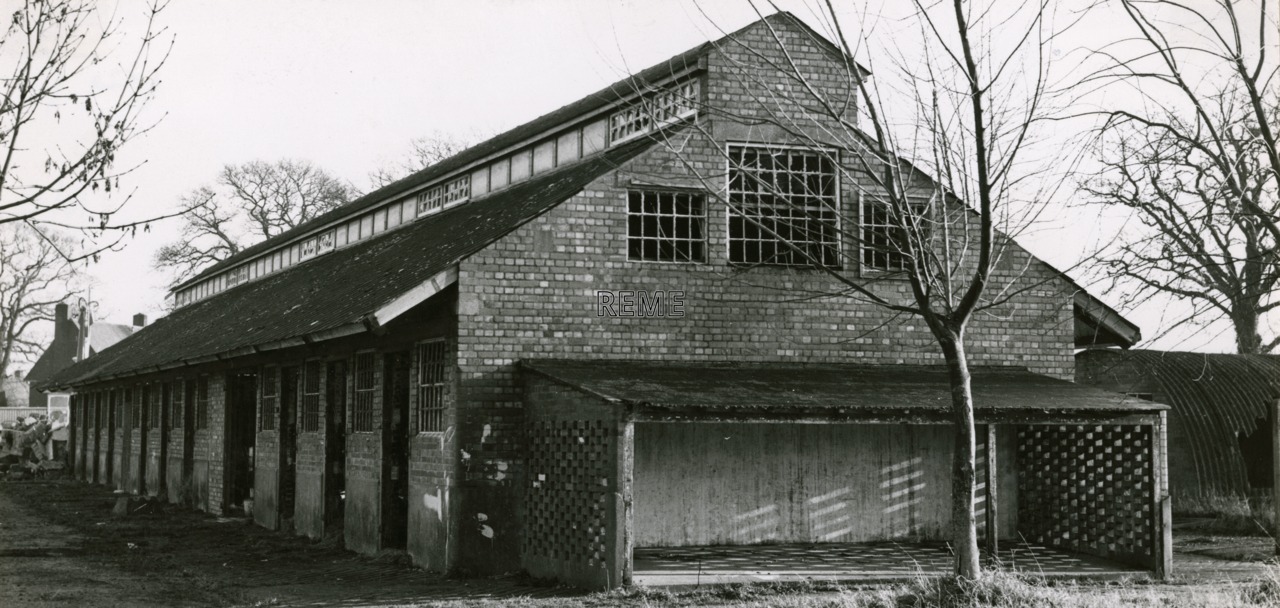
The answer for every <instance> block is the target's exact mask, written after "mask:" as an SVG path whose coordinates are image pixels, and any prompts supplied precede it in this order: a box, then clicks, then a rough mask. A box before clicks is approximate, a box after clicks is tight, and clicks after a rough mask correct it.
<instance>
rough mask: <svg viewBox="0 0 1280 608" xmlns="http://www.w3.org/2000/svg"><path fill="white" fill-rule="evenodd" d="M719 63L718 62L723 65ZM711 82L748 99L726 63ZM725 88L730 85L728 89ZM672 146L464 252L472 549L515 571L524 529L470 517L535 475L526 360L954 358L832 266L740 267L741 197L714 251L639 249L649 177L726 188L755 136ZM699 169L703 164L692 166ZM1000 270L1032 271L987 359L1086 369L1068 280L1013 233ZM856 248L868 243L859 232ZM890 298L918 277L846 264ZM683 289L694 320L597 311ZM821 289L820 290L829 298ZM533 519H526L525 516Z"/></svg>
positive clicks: (463, 351)
mask: <svg viewBox="0 0 1280 608" xmlns="http://www.w3.org/2000/svg"><path fill="white" fill-rule="evenodd" d="M711 64H712V68H713V69H714V67H715V65H716V62H715V61H714V60H713V61H712V62H711ZM708 81H709V83H710V84H708V86H707V87H706V88H707V90H708V92H707V94H708V95H709V96H710V97H711V98H712V99H713V103H719V102H721V101H730V102H731V101H733V96H734V95H737V93H732V92H730V93H724V94H722V93H721V91H722V90H723V89H725V85H724V84H723V83H718V81H717V77H716V76H715V74H714V72H713V73H712V75H710V76H708ZM721 95H728V98H727V100H722V99H721V98H720V97H718V96H721ZM701 125H702V127H701V128H699V129H697V130H686V131H684V132H683V134H681V135H680V136H679V137H678V138H677V140H676V141H674V142H672V143H671V147H672V148H676V149H678V150H679V152H673V151H671V150H668V149H667V148H666V146H664V145H660V146H658V147H656V148H655V149H652V150H650V151H648V152H646V153H644V154H641V155H640V156H639V157H637V158H635V159H634V160H632V161H630V162H629V163H628V164H627V165H626V166H624V167H621V168H619V170H618V171H616V172H615V173H614V174H612V175H609V176H606V177H604V178H601V179H599V180H596V181H595V182H593V183H592V184H590V185H589V186H588V187H587V188H586V189H585V190H584V191H583V192H582V193H581V194H580V195H578V196H576V197H574V198H572V199H570V200H569V201H567V202H566V203H564V204H561V205H560V206H558V207H556V208H554V209H552V210H551V211H549V212H548V213H546V214H544V215H543V216H541V217H539V218H538V219H536V220H534V221H532V222H530V223H529V224H526V225H525V226H523V227H521V228H520V229H518V230H516V231H515V232H513V233H512V234H510V235H508V236H507V237H506V238H504V239H502V240H501V241H499V242H497V243H494V244H493V245H491V246H489V247H487V248H486V249H484V250H482V251H480V252H479V253H477V254H475V255H473V256H472V257H470V258H468V259H467V260H464V261H463V262H462V264H461V265H460V272H459V296H458V297H459V302H458V311H459V316H458V323H459V329H458V343H459V346H458V369H459V373H460V378H459V382H460V397H461V398H460V402H459V411H460V413H461V420H460V426H459V429H460V433H461V436H460V437H459V450H460V454H461V458H462V460H461V466H460V472H461V475H462V478H463V482H464V484H465V485H466V503H467V504H464V505H463V511H462V513H461V514H460V516H459V517H460V521H461V522H462V523H461V527H460V535H461V537H462V538H461V544H462V552H463V554H462V556H461V558H462V561H463V563H464V564H467V565H472V566H474V567H478V568H486V569H488V570H491V571H503V570H506V569H510V568H511V567H513V566H514V564H513V563H512V562H511V561H510V556H511V555H514V554H515V551H516V548H517V547H518V546H519V539H518V538H511V539H508V538H503V537H501V536H500V537H498V538H495V539H487V538H482V537H480V536H478V533H477V532H476V531H475V529H473V527H471V526H468V524H467V522H468V521H471V520H472V519H474V518H475V517H476V514H477V513H480V512H484V513H487V514H490V515H491V516H492V515H493V514H495V513H497V514H498V517H500V518H502V519H506V518H518V517H519V512H520V510H519V500H520V498H519V493H518V492H516V491H515V490H514V487H515V486H513V485H512V483H513V482H512V480H513V479H519V478H521V476H522V475H523V472H522V470H521V461H522V460H523V449H524V447H523V443H522V442H523V437H522V432H523V413H522V411H521V403H522V399H523V396H522V394H521V391H520V389H519V387H518V386H517V385H516V381H515V364H516V362H517V361H519V360H520V359H522V358H532V357H562V358H591V359H599V358H612V359H650V360H663V361H687V362H697V361H713V360H732V361H755V362H769V361H788V362H796V361H800V362H857V363H862V364H885V365H894V364H941V363H942V362H943V360H942V357H941V354H940V352H939V350H938V347H937V345H936V342H935V340H934V338H933V337H932V335H931V334H930V332H929V330H928V329H927V327H926V326H925V324H924V322H923V321H922V320H920V319H917V318H911V317H897V316H895V313H892V312H889V311H887V310H885V309H882V308H879V307H876V306H874V305H870V304H867V303H865V302H861V301H859V300H858V299H857V298H854V297H849V296H833V297H822V296H821V294H831V293H833V292H840V291H843V288H842V286H841V285H840V284H839V283H838V282H837V281H836V280H834V279H833V278H831V277H830V276H829V275H827V274H826V273H825V272H822V271H816V270H806V269H796V268H778V267H760V268H753V269H749V270H743V269H738V268H735V267H732V266H730V265H729V264H728V259H727V237H728V235H727V227H726V222H725V220H724V218H725V217H726V208H725V206H724V205H723V204H721V203H718V202H717V201H716V200H715V198H714V197H711V196H709V197H708V198H707V218H708V220H707V223H706V227H707V244H708V247H707V249H708V259H707V263H705V264H664V263H646V262H631V261H628V260H627V251H626V239H625V235H626V231H627V217H626V205H627V203H626V201H627V192H628V186H629V184H631V183H632V182H633V181H635V182H646V183H654V182H661V183H665V184H671V185H697V184H699V183H701V182H700V178H699V176H698V175H697V172H698V171H701V172H703V176H704V177H709V178H711V179H715V180H718V181H717V182H716V183H708V184H705V187H707V188H708V189H709V190H712V191H716V190H719V189H720V188H721V187H722V184H723V176H724V169H723V168H724V166H725V160H724V154H723V152H722V150H723V148H722V146H723V145H724V142H725V141H727V140H729V139H740V138H744V137H747V136H751V135H753V131H752V130H751V129H749V128H747V127H744V126H742V125H740V124H732V123H728V122H726V121H725V120H724V119H721V120H720V122H717V121H716V120H714V119H705V120H703V121H702V123H701ZM690 166H692V167H693V170H689V169H687V167H690ZM842 186H843V195H844V197H843V200H844V203H843V204H844V217H846V218H856V217H857V208H856V206H855V202H856V200H857V197H856V196H855V188H854V187H853V185H852V184H848V183H844V184H842ZM1008 245H1009V246H1008V248H1007V250H1006V251H1005V252H1004V255H1003V257H1002V258H1001V262H1002V263H1001V265H1000V267H999V268H998V269H997V270H996V271H995V273H994V275H993V278H992V288H993V292H992V293H994V292H995V290H999V289H1001V288H1003V287H1006V286H1008V285H1009V284H1010V283H1011V282H1015V281H1016V285H1017V289H1018V290H1019V291H1016V292H1015V295H1013V297H1012V298H1011V299H1010V301H1009V302H1008V303H1006V304H1005V305H1004V306H1002V307H1001V308H999V309H996V310H994V311H991V312H989V313H986V314H982V315H979V316H978V317H977V318H975V319H974V321H973V323H972V324H971V325H970V327H969V328H968V331H967V340H966V346H967V351H968V353H969V356H970V363H971V364H972V365H1018V366H1025V367H1027V368H1029V369H1031V370H1032V371H1035V372H1038V373H1043V374H1047V375H1050V376H1054V377H1058V378H1064V379H1070V378H1071V376H1072V349H1073V344H1072V317H1071V315H1072V310H1071V293H1070V291H1069V289H1068V286H1067V284H1066V283H1065V282H1064V281H1062V280H1061V279H1059V278H1058V277H1057V276H1056V274H1055V273H1054V272H1053V271H1052V270H1051V269H1049V268H1047V267H1046V266H1044V265H1043V264H1039V263H1037V262H1035V261H1034V260H1033V259H1032V258H1031V256H1030V255H1029V254H1028V253H1027V252H1026V251H1024V250H1022V249H1020V248H1018V247H1016V246H1015V245H1012V244H1008ZM844 246H845V247H846V251H847V254H850V255H851V254H852V252H853V251H856V250H853V249H848V248H850V247H853V246H854V244H853V243H851V242H846V243H844ZM842 272H843V273H844V275H845V276H847V277H849V278H851V279H852V280H856V281H861V282H863V283H864V284H866V285H868V286H869V288H870V289H872V290H873V291H875V292H876V293H877V294H879V295H880V296H882V297H884V298H885V299H888V300H890V301H896V302H904V303H909V302H910V287H909V284H907V283H906V282H905V281H903V280H899V279H884V278H880V279H877V280H875V281H870V280H867V279H864V278H863V277H861V276H860V275H859V273H858V271H857V269H856V268H848V269H846V270H844V271H842ZM601 289H605V290H614V291H621V290H644V291H649V292H653V291H659V290H661V291H666V292H670V291H683V292H684V300H685V307H684V308H685V316H684V317H682V318H671V317H667V318H618V317H600V316H598V315H597V300H596V295H595V292H596V290H601ZM815 296H816V297H815ZM512 529H513V530H518V529H519V527H518V526H516V527H513V528H512Z"/></svg>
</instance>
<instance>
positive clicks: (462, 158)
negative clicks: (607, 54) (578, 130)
mask: <svg viewBox="0 0 1280 608" xmlns="http://www.w3.org/2000/svg"><path fill="white" fill-rule="evenodd" d="M765 20H766V21H771V22H775V21H786V22H789V23H792V24H794V25H796V26H798V27H799V28H800V29H801V30H802V31H804V32H806V33H807V34H808V35H809V36H810V38H812V39H813V40H814V41H815V42H816V43H818V44H819V45H820V46H821V47H822V48H824V49H826V51H827V52H828V53H830V54H832V55H834V56H837V57H839V58H840V60H841V61H848V62H849V65H851V66H853V67H854V68H855V69H857V70H858V71H859V72H860V73H862V74H870V72H869V71H868V70H867V69H866V68H864V67H862V66H861V65H859V64H857V63H856V62H855V61H854V60H853V59H852V58H850V57H847V56H846V55H844V53H843V52H842V51H841V50H840V49H839V48H837V47H836V46H835V45H834V44H832V43H831V41H829V40H827V38H826V37H824V36H822V35H821V34H819V33H817V32H816V31H814V30H813V29H812V28H810V27H809V25H808V24H806V23H805V22H804V21H803V20H801V19H799V18H797V17H796V16H795V15H792V14H791V13H787V12H779V13H775V14H773V15H770V16H768V17H766V18H765ZM757 23H759V22H758V21H756V22H752V23H750V24H748V25H747V26H745V27H743V28H742V29H740V30H738V31H735V32H733V33H730V34H728V35H726V36H724V37H722V38H720V39H718V40H715V41H711V42H705V43H702V44H700V45H698V46H695V47H693V48H692V49H689V50H687V51H685V52H683V53H680V54H678V55H675V56H674V57H671V58H669V59H667V60H665V61H662V62H661V63H658V64H656V65H653V66H651V67H649V68H647V69H644V70H641V71H640V72H638V73H636V74H635V75H633V76H630V77H627V78H624V79H622V80H619V81H618V82H615V83H613V84H611V85H609V86H607V87H605V88H603V89H601V90H599V91H596V92H595V93H592V94H590V95H587V96H586V97H583V98H582V99H579V100H578V101H575V102H573V103H570V104H568V105H565V106H563V107H561V108H559V109H557V110H555V111H552V112H549V113H547V114H544V115H542V116H539V117H538V118H535V119H533V120H531V121H529V122H527V123H525V124H522V125H520V126H518V127H515V128H514V129H511V130H509V131H506V132H504V133H500V134H498V135H496V136H494V137H492V138H490V139H488V140H486V141H484V142H481V143H479V144H476V145H475V146H472V147H470V148H467V149H466V150H463V151H462V152H459V153H457V154H455V155H453V156H451V157H449V158H447V159H445V160H442V161H440V162H438V163H436V164H434V165H432V166H430V167H427V168H425V169H423V170H421V171H418V172H417V173H414V174H412V175H410V176H408V177H405V178H403V179H400V180H398V181H395V182H393V183H390V184H387V185H386V186H383V187H382V188H379V189H377V190H374V191H372V192H369V193H367V194H365V195H364V196H361V197H360V198H357V199H356V200H354V201H351V202H349V203H347V204H345V205H343V206H341V207H338V208H337V209H334V210H332V211H329V212H328V213H325V214H324V215H321V216H319V217H316V218H314V219H312V220H310V221H307V222H304V223H302V224H300V225H298V226H297V227H295V228H293V229H290V230H287V231H285V232H283V233H281V234H279V235H277V236H275V237H274V238H271V239H269V240H267V241H263V242H261V243H258V244H256V245H253V246H251V247H247V248H245V249H244V250H243V251H241V252H240V253H237V254H236V255H233V256H231V257H230V258H227V259H226V260H223V261H221V262H218V263H216V264H214V265H212V266H209V267H208V268H206V269H204V270H203V271H201V272H200V273H199V274H197V275H195V276H194V277H192V278H190V279H188V280H186V281H183V282H182V283H180V284H178V285H175V286H174V287H173V290H174V291H177V290H179V289H182V288H184V287H187V286H189V285H194V284H196V283H198V282H200V281H202V280H204V279H206V278H208V277H210V276H213V275H215V274H217V273H219V272H221V271H223V270H225V269H228V268H231V267H232V266H235V265H237V264H239V263H241V262H243V261H245V260H248V259H251V258H253V257H255V256H257V255H258V254H260V253H263V252H266V251H268V250H270V249H272V248H274V247H276V246H278V245H280V244H282V243H288V242H291V241H293V240H294V239H296V238H298V237H300V236H304V235H306V234H307V233H309V232H311V231H313V230H316V229H318V228H321V227H323V226H325V225H327V224H330V223H332V222H335V221H337V220H339V219H342V218H346V217H350V216H354V215H356V214H358V213H360V212H361V211H364V210H366V209H370V208H372V207H374V206H376V205H378V204H379V203H383V202H386V201H388V200H390V199H392V198H395V197H398V196H400V195H402V194H405V193H408V192H410V191H412V190H414V189H416V188H418V187H420V186H425V185H427V184H429V183H431V182H433V181H435V180H437V179H439V178H442V177H445V176H446V175H448V174H450V173H453V172H455V171H459V170H462V169H464V168H466V167H467V166H468V165H471V164H472V163H475V162H478V161H480V160H483V159H485V158H486V157H489V156H491V155H493V154H497V153H500V152H502V151H503V150H505V149H507V148H509V147H511V146H515V145H517V144H520V143H521V142H523V141H525V140H527V139H529V138H531V137H534V136H537V135H539V134H540V133H543V132H545V131H546V130H548V129H551V128H554V127H556V126H559V125H561V124H564V123H567V122H568V121H572V120H573V119H575V118H578V117H580V116H582V115H584V114H587V113H590V112H593V111H595V110H599V109H601V108H605V107H608V106H609V105H611V104H614V103H617V102H619V101H622V100H623V99H626V98H627V97H630V96H632V95H635V94H636V92H638V91H643V90H645V89H646V88H647V87H648V85H650V84H652V83H655V82H659V81H661V80H662V79H664V78H667V77H669V76H671V75H673V74H678V73H680V72H682V71H685V70H689V69H693V68H697V67H698V66H699V62H700V60H701V59H702V57H703V56H704V55H706V54H707V53H708V52H709V51H711V50H713V49H715V48H717V47H719V46H721V45H724V44H725V43H726V41H729V40H732V39H734V38H735V37H736V36H738V35H739V34H740V33H741V32H742V31H744V30H746V29H748V28H751V27H753V26H755V25H756V24H757Z"/></svg>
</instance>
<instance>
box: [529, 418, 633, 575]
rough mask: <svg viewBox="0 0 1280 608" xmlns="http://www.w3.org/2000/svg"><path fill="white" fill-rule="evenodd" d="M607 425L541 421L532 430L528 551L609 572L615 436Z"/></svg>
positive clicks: (584, 421) (530, 432) (594, 421)
mask: <svg viewBox="0 0 1280 608" xmlns="http://www.w3.org/2000/svg"><path fill="white" fill-rule="evenodd" d="M609 425H610V423H609V422H606V421H603V420H540V421H536V422H533V423H532V424H531V425H530V427H529V462H528V469H527V470H528V471H529V481H528V489H527V490H526V494H525V509H526V518H525V529H526V533H525V536H524V545H525V546H524V551H525V553H526V554H530V555H538V556H543V557H546V558H550V559H553V560H559V561H561V562H568V563H570V564H573V565H574V566H576V567H578V568H604V567H606V566H605V563H604V560H605V554H606V550H607V547H606V534H607V533H608V532H607V531H606V527H607V522H608V519H609V513H608V508H609V506H608V501H609V500H611V499H612V496H613V488H612V485H613V484H611V483H610V480H609V475H610V466H611V463H612V461H613V456H612V452H613V446H612V445H611V443H612V441H613V432H612V431H611V430H610V429H609Z"/></svg>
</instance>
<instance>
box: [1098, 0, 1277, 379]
mask: <svg viewBox="0 0 1280 608" xmlns="http://www.w3.org/2000/svg"><path fill="white" fill-rule="evenodd" d="M1120 6H1121V7H1122V8H1123V13H1124V15H1125V17H1126V18H1127V19H1128V21H1129V23H1130V24H1131V25H1132V27H1133V31H1134V32H1135V34H1134V36H1133V37H1132V38H1129V39H1126V40H1123V41H1120V42H1118V43H1116V44H1114V45H1111V46H1108V47H1106V48H1104V49H1102V50H1101V51H1100V52H1099V54H1100V55H1101V56H1103V57H1105V58H1106V59H1107V61H1108V63H1109V66H1108V67H1106V68H1105V69H1104V70H1103V72H1101V73H1100V74H1098V75H1096V76H1094V77H1093V78H1092V79H1091V80H1095V81H1101V82H1103V83H1105V84H1108V85H1111V86H1118V87H1122V88H1123V89H1126V90H1128V89H1133V90H1136V91H1138V92H1139V93H1140V94H1141V99H1142V102H1143V103H1142V105H1141V107H1138V108H1134V109H1128V108H1123V109H1117V110H1111V111H1109V112H1107V118H1108V120H1107V122H1106V123H1105V125H1104V127H1103V129H1102V131H1101V137H1100V138H1099V140H1098V145H1097V154H1098V157H1099V158H1100V159H1101V161H1102V163H1103V167H1104V169H1103V171H1102V173H1101V174H1100V175H1099V176H1098V177H1097V178H1096V179H1094V180H1092V181H1090V182H1089V183H1088V184H1087V185H1086V191H1088V192H1090V193H1091V194H1092V195H1093V196H1094V198H1095V199H1096V200H1097V202H1101V203H1103V204H1107V205H1112V206H1119V207H1123V208H1126V209H1128V210H1131V211H1132V212H1133V215H1134V217H1135V218H1136V219H1137V220H1138V221H1137V222H1136V224H1135V225H1133V226H1131V229H1130V230H1129V232H1128V233H1127V234H1126V235H1124V238H1123V239H1122V240H1120V241H1119V242H1118V243H1117V245H1116V246H1115V248H1114V250H1113V251H1111V252H1109V253H1108V254H1107V255H1106V256H1105V257H1106V259H1105V261H1103V262H1102V264H1101V270H1102V272H1104V273H1105V274H1106V276H1107V277H1109V278H1110V280H1111V281H1112V283H1113V285H1115V286H1118V287H1121V288H1122V289H1123V290H1124V291H1125V292H1126V296H1127V298H1128V299H1130V300H1142V299H1145V298H1148V297H1151V296H1154V295H1164V296H1170V297H1172V298H1174V299H1175V300H1180V301H1183V302H1185V303H1187V304H1189V305H1190V313H1189V314H1187V315H1185V316H1184V317H1181V318H1176V319H1174V322H1173V323H1172V324H1171V325H1172V326H1175V327H1176V326H1178V325H1180V324H1183V323H1187V322H1197V323H1204V322H1205V319H1224V318H1225V319H1227V320H1229V321H1230V322H1231V324H1232V327H1233V329H1234V331H1235V334H1236V348H1237V351H1238V352H1240V353H1265V352H1270V351H1272V350H1274V349H1276V347H1277V346H1280V335H1275V334H1274V332H1272V335H1271V336H1269V337H1268V338H1266V339H1264V338H1263V336H1262V332H1261V329H1262V326H1264V325H1265V323H1264V322H1263V320H1264V319H1265V318H1266V315H1268V314H1269V313H1272V312H1273V311H1274V310H1275V309H1276V308H1277V307H1278V306H1280V299H1277V298H1276V295H1275V291H1276V285H1277V281H1280V249H1278V247H1280V200H1278V194H1280V152H1278V151H1277V145H1276V144H1277V132H1276V125H1277V124H1280V123H1278V122H1277V121H1278V120H1280V111H1278V110H1280V83H1278V82H1277V69H1280V64H1278V63H1277V61H1276V56H1277V54H1280V51H1278V50H1277V48H1275V41H1276V38H1277V36H1280V34H1278V32H1280V23H1278V22H1277V21H1276V7H1274V6H1272V3H1271V2H1270V1H1269V0H1254V1H1252V2H1241V1H1239V0H1213V1H1212V2H1199V3H1184V2H1176V1H1170V0H1123V2H1121V3H1120ZM1255 27H1256V30H1254V29H1253V28H1255Z"/></svg>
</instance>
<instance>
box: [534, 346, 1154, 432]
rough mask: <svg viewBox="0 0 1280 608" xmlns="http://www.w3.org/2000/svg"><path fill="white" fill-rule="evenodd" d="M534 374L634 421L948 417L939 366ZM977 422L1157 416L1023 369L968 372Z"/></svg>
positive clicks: (602, 365)
mask: <svg viewBox="0 0 1280 608" xmlns="http://www.w3.org/2000/svg"><path fill="white" fill-rule="evenodd" d="M521 366H522V367H523V368H524V369H526V370H529V371H532V372H534V373H537V374H541V375H543V376H546V377H548V378H551V379H553V380H555V381H557V382H560V383H562V384H565V385H567V386H570V387H573V388H575V389H577V390H579V391H582V392H584V393H588V394H591V395H594V396H597V397H599V398H601V399H603V400H605V401H609V402H613V403H617V404H620V405H625V406H628V407H630V408H631V409H632V410H634V411H635V412H636V413H637V414H640V415H642V416H644V415H648V416H652V417H662V416H664V415H666V414H678V415H680V416H695V417H696V416H698V415H735V414H747V415H760V414H773V415H777V414H785V413H788V412H796V413H799V412H806V413H809V414H821V415H828V416H829V415H831V414H837V415H858V414H872V415H875V414H885V415H901V414H903V413H911V414H915V415H919V416H928V415H939V414H941V415H947V416H949V415H950V411H951V409H950V408H951V388H950V384H949V380H948V373H947V370H946V368H945V367H942V366H919V365H915V366H913V365H857V364H813V365H797V364H780V363H770V364H763V365H762V364H756V363H743V364H735V363H681V364H670V363H660V362H652V361H625V360H611V361H582V360H555V359H535V360H525V361H522V362H521ZM970 372H971V375H972V386H973V400H974V405H975V407H976V409H977V412H978V416H979V418H983V417H988V418H989V417H990V416H991V415H993V414H1001V415H1021V416H1025V417H1027V418H1035V417H1040V416H1044V415H1049V416H1054V415H1089V414H1104V413H1106V414H1114V413H1143V412H1158V411H1161V410H1164V409H1167V408H1166V407H1165V406H1163V405H1160V404H1156V403H1150V402H1147V401H1143V400H1139V399H1134V398H1132V397H1127V396H1125V395H1122V394H1117V393H1113V392H1110V391H1104V390H1101V389H1096V388H1092V387H1087V386H1081V385H1078V384H1075V383H1072V382H1067V381H1064V380H1057V379H1055V378H1050V377H1048V376H1043V375H1040V374H1035V373H1032V372H1029V371H1027V370H1026V368H1015V367H974V368H972V369H971V370H970Z"/></svg>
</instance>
